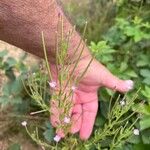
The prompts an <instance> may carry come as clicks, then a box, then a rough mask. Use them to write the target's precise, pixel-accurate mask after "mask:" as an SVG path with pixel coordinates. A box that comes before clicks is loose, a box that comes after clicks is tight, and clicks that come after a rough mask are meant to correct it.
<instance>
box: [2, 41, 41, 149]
mask: <svg viewBox="0 0 150 150" xmlns="http://www.w3.org/2000/svg"><path fill="white" fill-rule="evenodd" d="M4 49H7V50H8V51H9V54H8V55H9V56H11V57H14V58H15V59H17V58H19V56H20V55H21V54H22V53H23V51H22V50H21V49H19V48H17V47H14V46H12V45H9V44H7V43H5V42H2V41H0V52H1V51H2V50H4ZM38 62H39V58H37V57H35V56H33V55H30V54H28V57H27V59H26V60H25V63H26V65H31V64H36V63H38ZM4 82H6V77H5V76H4V72H2V71H1V70H0V91H1V87H2V84H3V83H4ZM1 94H2V93H1V92H0V96H1ZM3 116H4V115H3V113H2V112H1V107H0V150H7V149H8V147H9V146H10V145H11V144H13V143H18V144H20V145H21V150H41V149H40V148H38V147H37V146H35V144H33V143H32V141H31V140H30V137H29V138H27V137H25V136H24V135H22V133H19V134H17V135H16V134H15V133H14V134H12V133H11V134H10V135H9V132H8V131H7V128H6V126H8V127H9V130H10V128H11V127H10V126H11V122H9V121H8V120H6V118H4V117H3ZM4 127H5V128H4ZM5 130H6V131H7V134H5V133H6V131H5Z"/></svg>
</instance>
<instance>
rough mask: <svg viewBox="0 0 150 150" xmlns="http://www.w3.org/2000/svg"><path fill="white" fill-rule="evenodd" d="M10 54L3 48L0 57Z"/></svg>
mask: <svg viewBox="0 0 150 150" xmlns="http://www.w3.org/2000/svg"><path fill="white" fill-rule="evenodd" d="M7 54H8V51H7V50H3V51H1V52H0V58H3V57H4V56H6V55H7Z"/></svg>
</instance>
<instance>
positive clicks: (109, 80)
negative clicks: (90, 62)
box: [101, 68, 134, 92]
mask: <svg viewBox="0 0 150 150" xmlns="http://www.w3.org/2000/svg"><path fill="white" fill-rule="evenodd" d="M102 74H103V76H102V82H101V83H102V86H105V87H107V88H109V89H112V90H117V91H119V92H128V91H129V90H131V89H133V85H134V83H133V81H132V80H121V79H119V78H118V77H116V76H114V75H113V74H111V73H110V72H109V71H108V70H107V69H106V68H105V69H104V70H103V72H102Z"/></svg>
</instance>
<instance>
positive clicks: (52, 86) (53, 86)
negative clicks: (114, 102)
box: [48, 81, 57, 88]
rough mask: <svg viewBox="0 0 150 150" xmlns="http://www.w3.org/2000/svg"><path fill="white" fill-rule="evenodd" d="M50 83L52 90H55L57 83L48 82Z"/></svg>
mask: <svg viewBox="0 0 150 150" xmlns="http://www.w3.org/2000/svg"><path fill="white" fill-rule="evenodd" d="M48 83H49V86H50V87H51V88H55V87H56V85H57V84H56V82H55V81H52V82H48Z"/></svg>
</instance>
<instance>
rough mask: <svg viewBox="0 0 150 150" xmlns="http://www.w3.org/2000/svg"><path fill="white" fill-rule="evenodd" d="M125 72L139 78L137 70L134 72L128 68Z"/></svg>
mask: <svg viewBox="0 0 150 150" xmlns="http://www.w3.org/2000/svg"><path fill="white" fill-rule="evenodd" d="M125 74H126V75H128V76H129V77H133V78H137V77H138V75H137V74H136V72H134V71H133V70H127V71H125Z"/></svg>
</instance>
